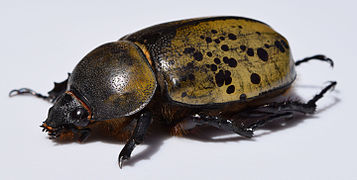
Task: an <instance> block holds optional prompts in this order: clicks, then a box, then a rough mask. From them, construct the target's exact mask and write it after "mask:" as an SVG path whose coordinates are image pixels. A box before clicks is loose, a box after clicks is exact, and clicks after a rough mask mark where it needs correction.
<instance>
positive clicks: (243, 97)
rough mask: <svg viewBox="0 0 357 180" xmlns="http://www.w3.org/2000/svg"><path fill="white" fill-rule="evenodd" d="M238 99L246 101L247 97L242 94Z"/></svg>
mask: <svg viewBox="0 0 357 180" xmlns="http://www.w3.org/2000/svg"><path fill="white" fill-rule="evenodd" d="M239 99H240V100H242V101H243V100H246V99H247V95H245V94H244V93H243V94H241V95H240V96H239Z"/></svg>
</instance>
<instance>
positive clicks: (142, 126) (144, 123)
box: [118, 112, 152, 168]
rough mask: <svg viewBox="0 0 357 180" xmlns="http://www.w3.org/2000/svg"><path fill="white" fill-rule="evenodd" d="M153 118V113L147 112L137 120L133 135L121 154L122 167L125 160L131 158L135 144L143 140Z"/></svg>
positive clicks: (120, 163)
mask: <svg viewBox="0 0 357 180" xmlns="http://www.w3.org/2000/svg"><path fill="white" fill-rule="evenodd" d="M151 118H152V116H151V113H150V112H145V113H143V114H141V116H140V117H139V119H138V120H137V123H136V126H135V129H134V132H133V134H132V136H131V137H130V139H129V140H128V142H127V143H126V144H125V146H124V148H123V149H122V150H121V152H120V154H119V158H118V163H119V167H120V168H122V167H123V161H124V160H128V159H129V158H130V155H131V152H133V150H134V148H135V145H138V144H140V143H142V142H143V140H144V136H145V134H146V132H147V130H148V128H149V125H150V123H151Z"/></svg>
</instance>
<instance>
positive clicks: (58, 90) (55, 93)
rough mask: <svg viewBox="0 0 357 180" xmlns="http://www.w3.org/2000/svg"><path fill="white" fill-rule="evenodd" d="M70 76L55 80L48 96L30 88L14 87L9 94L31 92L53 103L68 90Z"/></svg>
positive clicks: (11, 95) (15, 94)
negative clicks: (59, 80)
mask: <svg viewBox="0 0 357 180" xmlns="http://www.w3.org/2000/svg"><path fill="white" fill-rule="evenodd" d="M69 76H70V73H68V78H69ZM68 78H67V79H66V80H64V81H63V82H60V83H56V82H55V83H54V84H55V87H54V88H53V89H52V90H51V91H49V92H48V96H45V95H42V94H40V93H37V92H36V91H34V90H32V89H29V88H21V89H14V90H12V91H10V93H9V96H10V97H13V96H17V95H20V94H30V95H33V96H36V97H39V98H42V99H44V100H46V101H49V102H51V103H53V102H55V100H56V99H57V98H58V97H59V96H60V95H61V94H63V93H64V92H65V91H66V89H67V82H68Z"/></svg>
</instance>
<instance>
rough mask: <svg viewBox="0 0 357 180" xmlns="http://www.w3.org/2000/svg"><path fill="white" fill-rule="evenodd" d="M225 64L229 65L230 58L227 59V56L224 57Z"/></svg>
mask: <svg viewBox="0 0 357 180" xmlns="http://www.w3.org/2000/svg"><path fill="white" fill-rule="evenodd" d="M223 62H224V63H226V64H228V57H227V56H224V57H223Z"/></svg>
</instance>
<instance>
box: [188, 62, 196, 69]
mask: <svg viewBox="0 0 357 180" xmlns="http://www.w3.org/2000/svg"><path fill="white" fill-rule="evenodd" d="M186 68H187V69H193V68H194V66H193V61H192V62H189V63H187V64H186Z"/></svg>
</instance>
